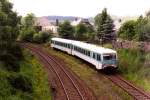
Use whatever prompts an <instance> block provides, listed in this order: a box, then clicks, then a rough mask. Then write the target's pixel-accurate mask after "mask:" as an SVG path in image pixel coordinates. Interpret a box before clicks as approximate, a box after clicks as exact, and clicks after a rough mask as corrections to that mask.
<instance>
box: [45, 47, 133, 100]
mask: <svg viewBox="0 0 150 100" xmlns="http://www.w3.org/2000/svg"><path fill="white" fill-rule="evenodd" d="M46 50H47V51H48V52H49V53H50V54H53V55H55V56H58V57H60V58H61V59H62V60H63V61H65V62H66V63H67V64H68V67H69V68H70V69H71V70H72V71H74V72H75V73H76V74H77V75H78V76H79V77H80V78H81V79H82V80H83V81H84V82H85V83H86V84H87V85H88V86H89V87H90V89H92V90H93V92H94V94H95V95H96V97H97V98H98V100H118V99H119V100H132V97H130V96H129V95H128V94H127V93H126V92H124V91H123V90H122V89H120V88H118V87H117V86H115V85H114V84H113V83H111V82H110V81H109V80H108V79H107V78H105V77H104V76H103V75H102V74H101V73H100V72H98V71H96V70H95V69H93V68H92V67H94V66H92V65H89V64H87V63H86V62H84V61H82V60H81V59H77V58H75V57H73V56H70V55H68V54H66V53H63V52H61V51H56V50H52V49H51V48H46Z"/></svg>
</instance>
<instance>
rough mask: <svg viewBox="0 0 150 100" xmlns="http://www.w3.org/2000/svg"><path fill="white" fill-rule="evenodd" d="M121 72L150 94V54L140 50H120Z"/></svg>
mask: <svg viewBox="0 0 150 100" xmlns="http://www.w3.org/2000/svg"><path fill="white" fill-rule="evenodd" d="M118 55H119V71H121V73H122V74H123V75H124V76H125V77H126V78H127V79H129V80H131V81H133V82H134V83H135V84H137V85H138V86H140V87H143V88H144V89H145V90H147V91H149V92H150V73H149V72H150V64H149V61H150V53H141V52H140V51H139V50H127V49H120V50H118Z"/></svg>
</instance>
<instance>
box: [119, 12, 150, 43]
mask: <svg viewBox="0 0 150 100" xmlns="http://www.w3.org/2000/svg"><path fill="white" fill-rule="evenodd" d="M118 35H119V37H120V38H123V39H127V40H137V41H147V42H150V17H149V16H148V15H147V16H146V17H143V16H140V17H139V18H138V19H137V20H136V21H134V20H129V21H127V22H125V23H124V24H123V25H122V26H121V27H120V29H119V32H118Z"/></svg>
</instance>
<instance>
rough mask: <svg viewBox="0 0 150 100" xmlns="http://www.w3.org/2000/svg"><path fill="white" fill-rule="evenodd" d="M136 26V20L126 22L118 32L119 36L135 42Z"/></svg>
mask: <svg viewBox="0 0 150 100" xmlns="http://www.w3.org/2000/svg"><path fill="white" fill-rule="evenodd" d="M136 25H137V22H136V21H134V20H129V21H127V22H125V23H124V24H123V25H122V26H121V27H120V29H119V31H118V36H119V37H120V38H123V39H127V40H133V39H134V37H135V36H136V34H137V33H136Z"/></svg>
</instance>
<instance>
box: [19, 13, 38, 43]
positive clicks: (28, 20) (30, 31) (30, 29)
mask: <svg viewBox="0 0 150 100" xmlns="http://www.w3.org/2000/svg"><path fill="white" fill-rule="evenodd" d="M35 21H36V17H35V15H34V14H28V15H27V16H26V17H24V18H23V19H22V23H21V24H22V27H21V30H20V40H23V41H27V42H32V41H33V36H34V34H36V29H35V27H34V25H35Z"/></svg>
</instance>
